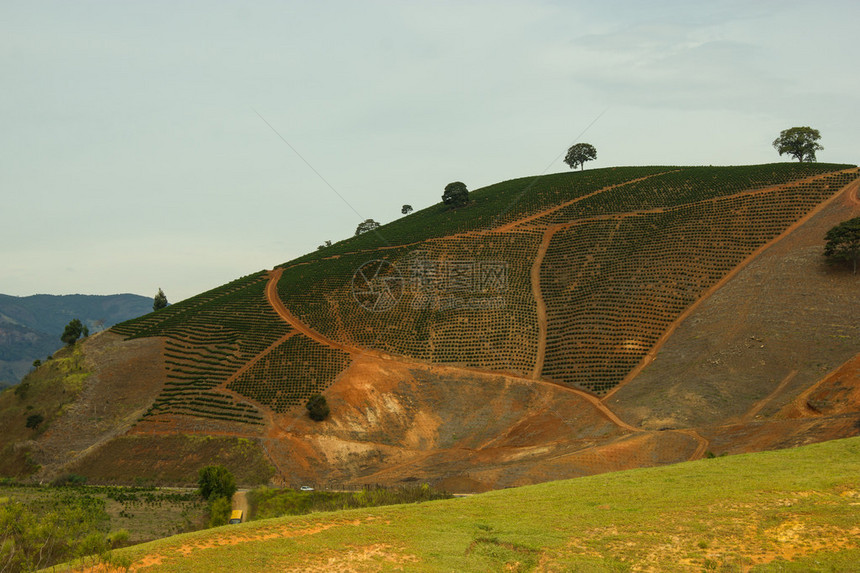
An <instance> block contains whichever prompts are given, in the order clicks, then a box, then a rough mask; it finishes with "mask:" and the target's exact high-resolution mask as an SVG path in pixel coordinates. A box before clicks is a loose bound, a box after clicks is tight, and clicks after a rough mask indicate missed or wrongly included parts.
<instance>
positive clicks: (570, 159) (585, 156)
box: [564, 143, 597, 171]
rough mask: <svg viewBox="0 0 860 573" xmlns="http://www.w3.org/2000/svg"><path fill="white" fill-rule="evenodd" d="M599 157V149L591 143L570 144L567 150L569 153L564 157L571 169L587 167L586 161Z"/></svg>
mask: <svg viewBox="0 0 860 573" xmlns="http://www.w3.org/2000/svg"><path fill="white" fill-rule="evenodd" d="M593 159H597V150H596V149H595V148H594V146H593V145H591V144H590V143H576V144H574V145H571V146H570V149H568V150H567V155H565V157H564V162H565V163H567V164H568V165H570V168H571V169H576V167H577V166H579V170H580V171H582V170H584V169H585V162H586V161H591V160H593Z"/></svg>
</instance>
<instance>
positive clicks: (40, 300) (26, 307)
mask: <svg viewBox="0 0 860 573" xmlns="http://www.w3.org/2000/svg"><path fill="white" fill-rule="evenodd" d="M151 311H152V298H148V297H145V296H140V295H136V294H115V295H107V296H98V295H82V294H72V295H47V294H37V295H33V296H25V297H18V296H9V295H5V294H0V387H3V386H9V385H12V384H16V383H18V382H20V381H21V378H23V376H24V375H25V374H26V373H27V372H28V371H29V370H30V368H31V367H32V364H33V361H34V360H37V359H38V360H43V361H44V360H45V358H47V356H48V355H50V354H53V353H54V352H55V351H56V350H58V349H59V348H60V347H62V346H63V343H62V342H60V335H61V334H62V333H63V328H65V326H66V325H67V324H68V323H69V321H70V320H72V319H73V318H78V319H80V320H81V321H82V322H83V323H84V324H86V325H87V326H88V327H89V329H90V332H91V333H96V332H99V331H100V330H104V329H106V328H110V327H111V326H113V325H114V324H116V323H118V322H122V321H124V320H128V319H131V318H136V317H138V316H142V315H144V314H146V313H148V312H151Z"/></svg>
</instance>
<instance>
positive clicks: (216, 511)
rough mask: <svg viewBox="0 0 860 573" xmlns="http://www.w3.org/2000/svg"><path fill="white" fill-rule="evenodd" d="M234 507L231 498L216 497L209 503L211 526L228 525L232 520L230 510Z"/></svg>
mask: <svg viewBox="0 0 860 573" xmlns="http://www.w3.org/2000/svg"><path fill="white" fill-rule="evenodd" d="M232 509H233V504H232V502H231V501H230V498H227V497H216V498H215V499H213V500H212V501H211V503H209V527H218V526H220V525H227V522H228V521H230V511H231V510H232Z"/></svg>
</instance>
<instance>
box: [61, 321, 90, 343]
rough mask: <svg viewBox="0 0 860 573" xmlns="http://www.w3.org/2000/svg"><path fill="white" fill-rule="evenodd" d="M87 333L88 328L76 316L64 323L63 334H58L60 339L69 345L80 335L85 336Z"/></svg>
mask: <svg viewBox="0 0 860 573" xmlns="http://www.w3.org/2000/svg"><path fill="white" fill-rule="evenodd" d="M89 335H90V329H89V328H87V325H85V324H84V323H82V322H81V321H80V320H78V319H77V318H73V319H72V320H71V321H70V322H69V324H67V325H66V328H65V329H64V330H63V334H61V335H60V340H62V341H63V342H65V343H66V344H67V345H69V346H71V345H73V344H74V343H75V342H77V341H78V339H79V338H80V337H81V336H83V337H84V338H86V337H87V336H89Z"/></svg>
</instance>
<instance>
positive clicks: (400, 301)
mask: <svg viewBox="0 0 860 573" xmlns="http://www.w3.org/2000/svg"><path fill="white" fill-rule="evenodd" d="M843 167H845V166H832V165H830V166H828V165H824V164H803V165H800V164H777V165H768V166H750V167H741V168H706V167H702V168H667V167H649V168H618V169H606V170H593V171H587V172H584V173H563V174H557V175H552V176H547V177H541V178H538V179H531V178H527V179H520V180H515V181H509V182H504V183H500V184H498V185H495V186H491V187H488V188H485V189H483V190H479V191H476V192H474V193H473V194H472V200H473V201H472V204H470V205H469V206H468V207H466V208H463V209H457V210H446V209H444V208H443V207H441V206H440V205H436V206H434V207H431V208H429V209H426V210H424V211H421V212H419V213H415V214H412V215H410V216H408V217H404V218H403V219H401V220H399V221H397V222H395V223H392V224H390V225H387V226H385V227H383V228H382V229H380V234H381V236H382V237H383V238H382V239H381V238H380V236H379V235H376V234H373V233H365V234H363V235H361V236H359V237H355V238H354V239H350V240H348V241H344V242H342V243H339V244H337V245H334V246H333V247H330V248H328V249H324V250H322V251H319V252H315V253H310V254H309V255H307V256H305V257H302V258H300V259H297V260H296V261H293V262H292V263H289V264H285V265H284V271H283V275H282V277H281V279H280V281H279V283H278V294H279V296H280V298H281V299H282V301H283V302H284V304H285V305H286V307H287V308H288V309H289V310H290V312H291V313H292V314H294V315H295V316H296V317H298V318H299V319H300V320H302V321H303V322H304V323H305V324H307V325H308V326H310V327H311V328H312V329H314V330H316V331H317V332H319V333H320V334H322V335H323V336H325V337H327V338H329V339H331V340H334V341H338V342H340V343H342V344H344V345H347V346H355V347H359V348H368V349H377V350H381V351H385V352H388V353H392V354H398V355H404V356H409V357H412V358H415V359H420V360H424V361H427V362H431V363H446V364H458V365H462V366H467V367H474V368H481V369H485V370H492V371H507V372H514V373H518V374H521V375H526V376H528V375H532V373H533V372H534V371H535V370H536V369H538V370H540V371H539V372H538V374H539V375H540V376H542V377H544V378H549V379H553V380H556V381H558V382H561V383H564V384H568V385H572V386H578V387H581V388H586V389H589V390H591V391H593V392H595V393H597V394H602V393H605V392H607V391H608V390H610V389H611V388H612V387H614V386H615V385H616V384H618V382H619V381H620V380H622V379H623V378H624V376H626V374H627V373H628V372H629V371H630V369H631V368H633V367H634V366H635V365H636V364H638V363H639V361H640V360H641V359H642V357H643V356H644V355H645V353H646V352H648V350H649V349H650V348H652V347H653V345H654V343H655V342H656V341H657V340H658V339H659V337H660V336H661V335H662V333H663V332H665V329H666V327H667V326H668V325H670V324H671V323H672V322H673V321H674V320H675V319H676V318H677V317H678V316H679V315H680V313H681V312H683V310H684V309H685V308H687V307H688V306H689V305H690V304H692V303H693V302H695V301H696V300H697V299H698V298H699V297H701V296H702V294H703V293H704V292H705V291H706V290H707V289H708V288H710V287H711V286H712V285H714V284H715V283H716V282H717V281H719V280H720V279H721V278H722V277H723V276H725V274H726V273H727V272H728V271H729V270H731V269H732V268H734V267H735V266H736V265H737V264H738V263H740V262H741V261H743V260H744V259H745V258H746V257H747V256H749V255H750V254H751V253H752V252H753V251H754V250H755V249H757V248H758V247H759V246H761V245H762V244H764V243H766V242H767V241H769V240H771V239H772V238H773V237H775V236H777V235H778V234H779V233H781V232H782V231H783V230H784V229H785V228H786V227H788V226H789V225H790V224H792V223H793V222H794V221H796V220H797V219H798V218H800V217H802V216H803V215H804V214H805V213H807V212H808V211H809V210H810V209H812V208H813V207H814V206H815V205H817V204H819V203H820V202H821V201H822V200H824V199H825V198H827V197H829V196H831V195H832V193H833V192H835V190H836V189H838V188H841V187H842V186H843V185H845V184H846V183H847V182H848V181H850V180H851V179H852V178H853V177H856V174H843V175H829V176H826V177H823V178H821V179H819V180H816V181H814V182H804V183H797V182H798V181H799V180H801V179H805V178H808V177H811V176H813V175H816V174H821V173H827V172H828V171H835V170H836V169H838V168H843ZM640 179H641V180H640ZM792 182H794V183H792ZM775 185H781V187H778V188H775V189H771V187H773V186H775ZM598 191H600V192H598ZM580 198H581V200H576V199H580ZM565 202H570V204H569V205H565V206H564V207H561V208H558V209H553V210H552V211H550V212H547V213H546V214H545V215H543V216H540V214H541V213H542V212H543V211H544V210H546V209H550V208H553V207H558V206H559V205H562V204H564V203H565ZM526 216H528V217H531V219H530V220H529V221H528V223H526V224H523V225H520V226H519V227H516V226H515V227H513V230H510V231H507V232H500V231H497V230H496V231H492V230H488V229H498V227H499V226H500V225H502V224H503V223H510V222H514V221H516V220H519V219H520V218H522V217H526ZM454 233H458V234H454ZM546 241H548V248H547V250H546V253H545V257H544V258H543V261H542V265H541V266H539V267H537V266H535V265H536V261H538V262H540V257H539V252H540V247H541V245H542V242H543V244H544V245H547V243H546ZM380 247H384V248H380ZM364 249H367V251H365V250H364ZM380 261H384V262H380ZM533 271H539V273H538V274H537V275H534V276H533V274H532V273H533ZM266 280H267V277H266V275H265V274H264V273H257V274H255V275H250V276H248V277H244V278H242V279H239V280H237V281H234V282H232V283H229V284H227V285H224V286H223V287H221V288H219V289H214V290H212V291H209V292H207V293H204V294H202V295H199V296H197V297H194V298H192V299H189V300H188V301H184V302H182V303H180V304H177V305H174V306H171V307H168V308H167V309H164V310H162V311H159V312H157V313H154V314H151V315H147V316H146V317H143V318H141V319H138V320H136V321H129V322H127V323H123V324H121V325H118V326H117V327H114V331H115V332H119V333H122V334H124V335H126V336H129V337H141V336H164V337H165V338H166V343H165V365H166V367H167V368H168V383H167V386H166V388H165V390H164V392H163V393H162V394H161V395H160V396H159V398H158V400H157V401H156V403H155V405H154V406H153V409H152V410H151V412H150V414H152V415H154V414H159V413H172V414H188V415H193V416H201V417H210V418H214V419H219V420H233V421H239V422H244V423H250V424H257V423H260V422H261V420H262V416H261V414H260V411H259V410H258V408H260V407H265V408H270V409H272V410H274V411H276V412H284V411H286V410H287V409H289V408H292V407H294V406H297V405H300V404H301V403H302V402H303V401H304V400H305V399H306V398H307V397H308V396H309V395H310V394H312V393H316V392H321V391H324V390H325V389H326V388H327V387H328V386H329V385H330V384H331V383H332V382H333V381H334V380H335V379H336V377H337V376H338V374H339V373H340V372H342V371H343V370H344V369H345V368H346V367H348V365H349V361H350V357H349V354H348V353H346V352H344V351H341V350H338V349H337V348H334V347H331V346H327V345H325V344H321V343H319V342H316V341H315V340H311V339H310V338H308V337H306V336H304V335H303V334H301V333H298V332H296V331H295V330H293V329H292V328H291V327H290V326H289V325H288V324H287V323H285V322H284V321H283V320H282V319H281V318H280V317H279V316H278V315H277V314H276V313H275V311H274V310H273V309H272V308H271V306H270V305H269V303H268V301H267V300H266V297H265V287H266ZM533 280H538V281H539V286H540V293H535V292H533ZM539 298H542V300H543V301H544V302H545V304H546V316H547V322H546V328H545V331H544V332H545V356H544V360H543V361H539V360H538V358H539V357H540V352H539V348H541V333H542V328H541V325H540V323H539V320H538V317H539V315H540V314H539V305H538V299H539ZM538 366H540V368H538ZM225 385H227V386H226V391H225V390H220V388H224V387H225ZM230 392H233V393H238V394H240V395H242V396H245V397H247V398H248V399H249V400H248V401H247V402H245V401H243V400H242V399H241V398H238V399H237V398H234V395H233V394H231V393H230Z"/></svg>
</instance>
